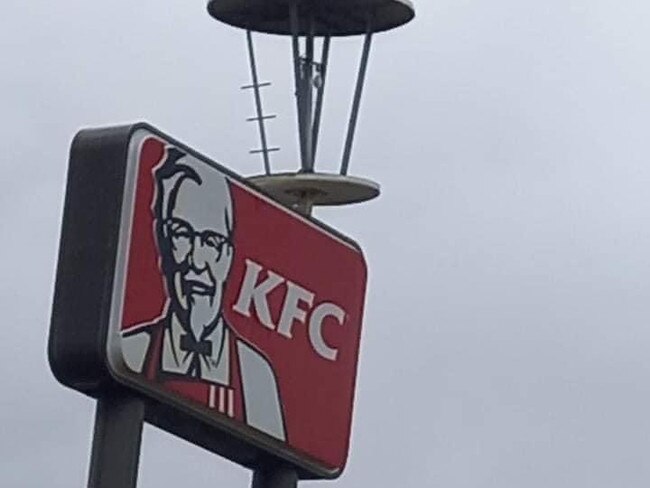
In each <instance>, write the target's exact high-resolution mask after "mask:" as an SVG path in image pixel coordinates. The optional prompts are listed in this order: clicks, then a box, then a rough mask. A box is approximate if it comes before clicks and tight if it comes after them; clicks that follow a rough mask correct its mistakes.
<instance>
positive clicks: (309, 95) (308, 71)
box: [303, 17, 314, 172]
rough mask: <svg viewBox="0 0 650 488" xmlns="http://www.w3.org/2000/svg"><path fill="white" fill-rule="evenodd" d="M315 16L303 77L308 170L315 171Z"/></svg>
mask: <svg viewBox="0 0 650 488" xmlns="http://www.w3.org/2000/svg"><path fill="white" fill-rule="evenodd" d="M313 78H314V18H313V17H311V18H310V19H309V33H308V34H307V38H306V40H305V60H304V77H303V87H304V88H303V90H304V91H303V93H304V94H305V100H304V110H305V115H304V121H305V123H306V125H307V127H305V152H306V153H307V164H306V168H305V169H306V170H307V171H309V172H313V171H314V160H313V158H312V144H313V143H312V136H313V120H312V114H313V107H314V102H313V96H314V86H313Z"/></svg>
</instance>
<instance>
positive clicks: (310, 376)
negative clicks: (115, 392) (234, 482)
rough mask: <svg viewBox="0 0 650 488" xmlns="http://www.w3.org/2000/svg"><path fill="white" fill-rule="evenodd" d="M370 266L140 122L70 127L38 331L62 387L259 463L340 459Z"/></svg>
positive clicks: (319, 463)
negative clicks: (73, 133) (134, 410)
mask: <svg viewBox="0 0 650 488" xmlns="http://www.w3.org/2000/svg"><path fill="white" fill-rule="evenodd" d="M365 283H366V268H365V262H364V259H363V255H362V253H361V251H360V249H359V247H358V246H357V245H356V244H355V243H354V242H353V241H351V240H349V239H348V238H346V237H344V236H342V235H340V234H338V233H337V232H335V231H333V230H331V229H328V228H326V227H325V226H324V225H322V224H320V223H318V222H316V221H315V220H313V219H308V218H305V217H303V216H300V215H298V214H297V213H295V212H293V211H291V210H289V209H287V208H285V207H283V206H281V205H280V204H278V203H276V202H274V201H273V200H271V199H270V198H268V197H267V196H265V195H263V194H262V193H261V192H260V191H258V190H256V189H254V188H252V187H251V186H250V185H249V184H247V183H246V182H244V181H243V180H242V179H241V178H239V177H237V176H236V175H234V174H232V173H230V172H229V171H227V170H226V169H224V168H222V167H221V166H219V165H217V164H215V163H214V162H212V161H210V160H209V159H207V158H205V157H203V156H201V155H199V154H197V153H196V152H194V151H192V150H191V149H189V148H187V147H184V146H183V145H181V144H179V143H178V142H176V141H173V140H172V139H170V138H169V137H167V136H165V135H163V134H161V133H160V132H158V131H157V130H155V129H153V128H152V127H150V126H147V125H144V124H138V125H135V126H130V127H120V128H110V129H97V130H89V131H82V132H80V133H79V134H78V136H77V138H76V139H75V141H74V143H73V146H72V150H71V158H70V170H69V175H68V189H67V195H66V205H65V213H64V222H63V232H62V243H61V250H60V256H59V267H58V273H57V284H56V291H55V300H54V308H53V317H52V328H51V334H50V362H51V365H52V369H53V371H54V373H55V374H56V376H57V377H58V378H59V380H60V381H61V382H63V383H64V384H66V385H68V386H71V387H73V388H75V389H77V390H80V391H82V392H84V393H87V394H90V395H93V396H99V395H101V394H102V392H103V391H105V390H106V389H110V388H115V387H116V386H120V385H121V387H126V388H127V389H126V390H125V391H129V390H131V391H135V392H136V394H139V395H144V396H145V397H146V399H147V407H146V418H147V420H148V421H150V422H152V423H154V424H156V425H158V426H160V427H162V428H164V429H165V430H168V431H170V432H173V433H175V434H177V435H179V436H181V437H184V438H186V439H188V440H190V441H191V442H194V443H196V444H199V445H201V446H203V447H206V448H207V449H210V450H212V451H214V452H217V453H219V454H222V455H224V456H227V457H229V458H230V459H232V460H234V461H236V462H239V463H241V464H243V465H245V466H250V467H256V466H257V465H258V464H260V463H263V462H265V460H268V459H269V457H271V458H273V457H276V458H281V459H283V460H285V461H289V462H291V463H292V464H293V465H294V466H296V467H297V468H298V469H299V470H300V472H301V476H302V477H305V478H309V477H333V476H337V475H338V474H340V473H341V471H342V470H343V467H344V465H345V462H346V458H347V454H348V444H349V437H350V428H351V419H352V405H353V400H354V386H355V377H356V370H357V358H358V352H359V339H360V334H361V322H362V315H363V304H364V293H365Z"/></svg>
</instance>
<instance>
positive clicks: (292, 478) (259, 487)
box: [252, 466, 298, 488]
mask: <svg viewBox="0 0 650 488" xmlns="http://www.w3.org/2000/svg"><path fill="white" fill-rule="evenodd" d="M297 486H298V474H297V473H296V471H295V470H293V469H291V468H287V467H284V466H278V467H276V468H274V469H258V470H255V471H254V472H253V484H252V488H296V487H297Z"/></svg>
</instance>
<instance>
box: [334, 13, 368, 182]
mask: <svg viewBox="0 0 650 488" xmlns="http://www.w3.org/2000/svg"><path fill="white" fill-rule="evenodd" d="M371 41H372V31H371V30H370V24H368V31H367V33H366V38H365V40H364V42H363V51H362V53H361V63H360V64H359V76H358V78H357V86H356V88H355V90H354V99H353V101H352V113H351V114H350V123H349V124H348V135H347V137H346V138H345V148H344V150H343V161H342V162H341V174H342V175H347V174H348V166H349V165H350V155H351V154H352V142H353V141H354V131H355V129H356V127H357V118H358V117H359V105H360V104H361V94H362V93H363V83H364V81H365V79H366V68H367V67H368V56H369V55H370V42H371Z"/></svg>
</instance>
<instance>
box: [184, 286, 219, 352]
mask: <svg viewBox="0 0 650 488" xmlns="http://www.w3.org/2000/svg"><path fill="white" fill-rule="evenodd" d="M188 301H189V302H190V303H188V306H189V324H187V325H189V326H190V329H191V330H192V333H193V334H194V337H195V338H196V339H197V340H198V339H200V338H201V336H202V334H203V332H204V331H205V329H206V328H208V327H210V326H211V325H214V323H215V321H216V320H217V318H218V317H219V312H220V308H221V293H220V291H217V296H215V297H208V296H204V295H194V296H192V297H188Z"/></svg>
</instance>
